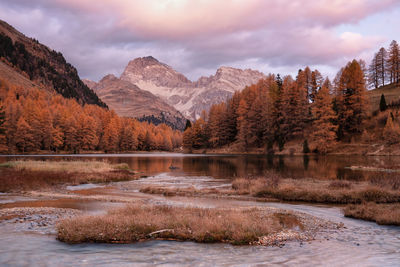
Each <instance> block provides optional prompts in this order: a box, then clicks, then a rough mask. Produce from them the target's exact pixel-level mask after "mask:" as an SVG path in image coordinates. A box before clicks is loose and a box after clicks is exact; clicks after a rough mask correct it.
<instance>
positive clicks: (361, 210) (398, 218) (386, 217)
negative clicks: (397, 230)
mask: <svg viewBox="0 0 400 267" xmlns="http://www.w3.org/2000/svg"><path fill="white" fill-rule="evenodd" d="M344 216H346V217H350V218H356V219H362V220H367V221H373V222H376V223H377V224H384V225H398V226H400V204H397V203H396V204H375V203H363V204H360V205H348V206H347V207H346V208H345V209H344Z"/></svg>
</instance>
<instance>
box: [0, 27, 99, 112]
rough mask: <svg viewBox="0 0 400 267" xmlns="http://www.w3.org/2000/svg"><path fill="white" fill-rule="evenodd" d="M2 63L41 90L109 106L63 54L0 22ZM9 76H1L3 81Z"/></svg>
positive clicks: (9, 70)
mask: <svg viewBox="0 0 400 267" xmlns="http://www.w3.org/2000/svg"><path fill="white" fill-rule="evenodd" d="M0 61H2V62H3V63H4V64H6V65H8V66H10V67H11V68H9V69H8V72H12V71H15V72H18V73H19V74H21V75H23V76H25V77H27V78H28V79H29V80H31V81H32V82H33V83H35V84H37V85H38V87H40V88H47V89H50V90H54V91H55V92H57V93H59V94H61V95H62V96H64V97H66V98H74V99H76V100H77V101H78V102H79V103H80V104H95V105H98V106H101V107H107V105H106V104H105V103H103V102H102V101H101V100H100V99H99V98H98V97H97V95H96V94H95V93H94V92H93V91H92V90H91V89H90V88H88V87H87V86H86V85H85V84H84V83H83V81H82V80H81V79H80V78H79V75H78V71H77V70H76V68H75V67H73V66H72V65H71V64H70V63H68V62H67V61H66V60H65V58H64V56H63V55H62V54H61V53H60V52H56V51H55V50H52V49H51V48H49V47H47V46H46V45H43V44H41V43H39V41H37V40H36V39H33V38H29V37H27V36H25V35H24V34H23V33H21V32H19V31H18V30H16V29H15V28H14V27H12V26H11V25H9V24H8V23H7V22H5V21H2V20H0ZM8 76H10V75H8V74H5V73H0V78H7V77H8Z"/></svg>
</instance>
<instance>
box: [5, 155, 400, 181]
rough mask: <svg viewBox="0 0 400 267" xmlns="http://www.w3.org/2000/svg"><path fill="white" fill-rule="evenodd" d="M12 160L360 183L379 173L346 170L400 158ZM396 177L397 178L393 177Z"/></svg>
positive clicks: (399, 163)
mask: <svg viewBox="0 0 400 267" xmlns="http://www.w3.org/2000/svg"><path fill="white" fill-rule="evenodd" d="M15 158H29V159H34V160H40V159H42V160H62V159H67V160H76V159H77V158H79V159H91V160H103V159H106V160H108V161H110V162H112V163H127V164H128V165H129V166H130V167H131V168H132V169H134V170H137V171H140V172H143V173H144V174H145V175H154V174H157V173H163V172H169V173H171V174H177V175H182V174H184V175H193V176H212V177H215V178H224V179H226V178H235V177H247V176H261V175H264V174H265V172H267V171H270V170H273V171H277V172H279V173H281V174H282V175H283V176H285V177H292V178H296V179H299V178H304V177H306V178H316V179H342V180H355V181H359V180H363V179H369V178H371V177H372V176H374V177H375V176H377V175H382V173H377V172H371V171H360V170H351V169H348V168H346V167H350V166H365V167H377V168H395V169H400V157H382V156H381V157H365V156H262V155H185V154H154V153H153V154H123V155H69V156H34V157H31V156H30V157H28V156H24V157H15V156H9V157H1V158H0V161H6V160H12V159H15ZM392 175H396V174H392Z"/></svg>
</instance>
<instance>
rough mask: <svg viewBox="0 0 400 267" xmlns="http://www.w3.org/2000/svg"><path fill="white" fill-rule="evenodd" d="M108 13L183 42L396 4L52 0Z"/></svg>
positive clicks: (319, 21)
mask: <svg viewBox="0 0 400 267" xmlns="http://www.w3.org/2000/svg"><path fill="white" fill-rule="evenodd" d="M56 2H58V3H59V4H62V5H64V6H66V7H69V8H75V9H78V10H84V11H85V12H93V13H98V14H99V15H107V14H112V16H115V19H116V24H117V25H118V26H119V27H123V28H126V29H127V30H131V31H132V32H134V33H135V34H139V35H142V36H145V37H149V38H168V39H185V38H192V37H196V36H198V35H202V36H203V35H206V36H210V35H216V34H226V33H231V32H237V31H249V30H256V29H259V28H265V27H280V26H281V25H291V26H297V25H302V26H304V27H309V26H316V25H317V26H323V27H332V26H335V25H338V24H342V23H355V22H357V21H359V20H360V19H362V18H364V17H366V16H368V15H370V14H373V13H376V12H379V11H381V10H384V9H388V8H390V7H392V6H393V5H396V4H398V1H396V0H352V1H349V0H319V1H309V0H269V1H266V0H246V1H239V0H219V1H218V0H202V1H192V0H147V1H142V0H102V1H99V0H86V1H82V0H56Z"/></svg>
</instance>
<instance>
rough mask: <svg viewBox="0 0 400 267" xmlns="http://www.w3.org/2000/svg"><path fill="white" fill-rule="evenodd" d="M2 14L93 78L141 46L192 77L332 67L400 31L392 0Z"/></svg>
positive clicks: (34, 8)
mask: <svg viewBox="0 0 400 267" xmlns="http://www.w3.org/2000/svg"><path fill="white" fill-rule="evenodd" d="M0 19H2V20H5V21H7V22H8V23H10V24H11V25H13V26H14V27H16V28H17V29H18V30H19V31H21V32H23V33H24V34H25V35H27V36H29V37H34V38H36V39H38V40H39V41H40V42H42V43H44V44H46V45H48V46H50V47H51V48H53V49H55V50H57V51H61V52H62V53H63V54H64V56H65V57H66V59H67V61H69V62H70V63H72V64H73V65H74V66H76V67H77V69H78V71H79V74H80V76H81V77H82V78H89V79H92V80H96V81H97V80H99V79H100V78H101V77H103V76H104V75H106V74H108V73H113V74H115V75H117V76H119V75H120V74H121V72H122V71H123V69H124V67H125V66H126V65H127V63H128V62H129V60H131V59H133V58H136V57H142V56H147V55H152V56H154V57H156V58H157V59H159V60H160V61H162V62H165V63H167V64H168V65H170V66H172V67H173V68H175V69H176V70H178V71H180V72H182V73H183V74H185V75H186V76H187V77H188V78H189V79H192V80H196V79H197V78H199V76H201V75H210V74H213V73H215V70H216V69H217V68H218V67H220V66H234V67H239V68H252V69H257V70H260V71H263V72H264V73H270V72H272V73H281V74H295V73H296V72H297V70H298V69H299V68H303V67H304V66H306V65H309V66H311V67H312V68H318V69H320V70H321V72H322V73H323V74H325V75H330V76H332V75H334V74H335V73H336V71H337V70H338V69H339V68H340V67H341V66H342V65H344V64H345V63H346V62H347V61H348V60H350V59H353V58H363V59H365V60H366V61H367V62H368V61H369V60H370V58H371V57H372V55H373V53H374V52H375V51H376V50H377V49H378V48H379V47H381V46H385V47H386V46H388V44H389V43H390V41H391V40H393V39H395V40H397V41H400V27H399V25H400V1H398V0H315V1H310V0H1V1H0Z"/></svg>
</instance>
